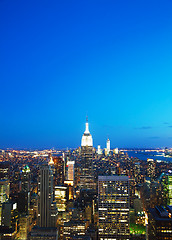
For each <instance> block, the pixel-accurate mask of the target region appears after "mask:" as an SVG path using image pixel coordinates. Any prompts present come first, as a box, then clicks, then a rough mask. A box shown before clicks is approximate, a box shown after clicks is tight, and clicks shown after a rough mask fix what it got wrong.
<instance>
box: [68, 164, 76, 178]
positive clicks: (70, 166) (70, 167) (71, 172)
mask: <svg viewBox="0 0 172 240" xmlns="http://www.w3.org/2000/svg"><path fill="white" fill-rule="evenodd" d="M74 164H75V161H67V180H70V181H74Z"/></svg>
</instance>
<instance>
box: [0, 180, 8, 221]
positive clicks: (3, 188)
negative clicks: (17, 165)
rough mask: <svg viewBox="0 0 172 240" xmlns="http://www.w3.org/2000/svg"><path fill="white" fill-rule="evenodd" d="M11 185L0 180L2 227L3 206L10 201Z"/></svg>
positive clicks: (0, 216) (0, 217)
mask: <svg viewBox="0 0 172 240" xmlns="http://www.w3.org/2000/svg"><path fill="white" fill-rule="evenodd" d="M9 191H10V183H9V180H7V179H3V180H0V225H2V204H3V203H5V202H7V201H8V199H9Z"/></svg>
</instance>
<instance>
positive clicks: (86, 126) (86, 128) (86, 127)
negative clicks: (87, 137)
mask: <svg viewBox="0 0 172 240" xmlns="http://www.w3.org/2000/svg"><path fill="white" fill-rule="evenodd" d="M85 133H90V132H89V128H88V116H87V117H86V124H85Z"/></svg>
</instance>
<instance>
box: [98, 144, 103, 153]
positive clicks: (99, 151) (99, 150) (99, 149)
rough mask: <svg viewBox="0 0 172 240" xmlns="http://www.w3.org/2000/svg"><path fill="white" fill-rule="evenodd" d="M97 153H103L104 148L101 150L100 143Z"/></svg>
mask: <svg viewBox="0 0 172 240" xmlns="http://www.w3.org/2000/svg"><path fill="white" fill-rule="evenodd" d="M97 154H98V155H101V154H102V150H101V147H100V145H98V147H97Z"/></svg>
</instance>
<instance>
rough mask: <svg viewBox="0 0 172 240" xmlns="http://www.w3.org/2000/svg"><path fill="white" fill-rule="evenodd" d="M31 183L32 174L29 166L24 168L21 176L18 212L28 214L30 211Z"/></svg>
mask: <svg viewBox="0 0 172 240" xmlns="http://www.w3.org/2000/svg"><path fill="white" fill-rule="evenodd" d="M30 181H31V173H30V168H29V167H28V165H26V166H24V168H23V169H22V174H21V192H20V193H19V194H18V210H19V212H20V213H26V214H28V211H29V209H30Z"/></svg>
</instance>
